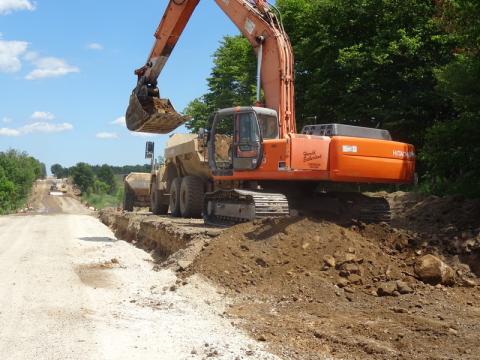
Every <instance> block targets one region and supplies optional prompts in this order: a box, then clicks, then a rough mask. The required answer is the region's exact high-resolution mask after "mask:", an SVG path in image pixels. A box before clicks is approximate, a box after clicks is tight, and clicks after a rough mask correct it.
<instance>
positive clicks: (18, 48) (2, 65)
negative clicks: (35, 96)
mask: <svg viewBox="0 0 480 360" xmlns="http://www.w3.org/2000/svg"><path fill="white" fill-rule="evenodd" d="M1 1H2V0H0V4H1ZM27 47H28V43H27V42H25V41H6V40H0V72H5V73H14V72H17V71H19V70H20V69H21V68H22V62H21V61H20V56H21V55H22V54H24V53H25V51H27Z"/></svg>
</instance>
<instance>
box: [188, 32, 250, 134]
mask: <svg viewBox="0 0 480 360" xmlns="http://www.w3.org/2000/svg"><path fill="white" fill-rule="evenodd" d="M207 82H208V89H209V91H208V93H207V94H205V95H204V96H202V97H200V98H198V99H195V100H193V101H192V102H191V103H190V104H189V105H188V106H187V108H186V109H185V111H184V112H185V113H186V114H187V115H190V116H191V117H192V120H191V121H190V122H188V123H187V128H189V129H190V130H192V132H196V131H198V129H199V128H202V127H203V128H206V127H207V125H208V121H209V119H210V116H211V115H212V114H213V113H214V112H215V111H216V110H218V109H223V108H228V107H232V106H242V105H243V106H245V105H252V104H253V103H254V102H255V92H256V85H255V84H256V57H255V52H254V50H253V48H252V46H251V45H250V43H249V42H248V40H247V39H246V38H244V37H243V36H225V37H224V38H223V40H222V41H221V43H220V47H219V48H218V49H217V51H216V52H215V54H214V55H213V69H212V72H211V75H210V77H209V78H208V80H207Z"/></svg>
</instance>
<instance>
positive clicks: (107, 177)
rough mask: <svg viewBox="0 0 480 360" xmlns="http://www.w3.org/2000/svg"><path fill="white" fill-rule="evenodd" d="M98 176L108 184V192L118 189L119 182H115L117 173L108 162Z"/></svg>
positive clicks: (101, 168) (111, 192) (112, 192)
mask: <svg viewBox="0 0 480 360" xmlns="http://www.w3.org/2000/svg"><path fill="white" fill-rule="evenodd" d="M97 178H98V180H100V181H102V182H103V183H105V184H106V186H107V188H106V192H108V193H109V194H114V193H115V191H116V190H117V184H116V182H115V174H114V173H113V170H112V168H111V166H109V165H106V164H104V165H102V166H101V167H100V169H99V170H98V172H97Z"/></svg>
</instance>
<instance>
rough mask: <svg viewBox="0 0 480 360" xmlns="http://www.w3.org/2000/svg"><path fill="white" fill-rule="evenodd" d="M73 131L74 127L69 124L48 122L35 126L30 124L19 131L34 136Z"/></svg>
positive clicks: (35, 124) (37, 123) (36, 123)
mask: <svg viewBox="0 0 480 360" xmlns="http://www.w3.org/2000/svg"><path fill="white" fill-rule="evenodd" d="M72 129H73V125H72V124H69V123H61V124H51V123H47V122H41V121H40V122H35V123H33V124H28V125H25V126H22V127H21V128H20V129H19V130H20V132H21V133H22V134H32V133H44V134H50V133H59V132H64V131H69V130H72Z"/></svg>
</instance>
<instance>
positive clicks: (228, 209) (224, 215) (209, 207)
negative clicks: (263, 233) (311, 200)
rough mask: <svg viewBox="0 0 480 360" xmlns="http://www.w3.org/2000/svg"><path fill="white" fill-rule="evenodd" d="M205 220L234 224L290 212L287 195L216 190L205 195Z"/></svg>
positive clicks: (217, 223)
mask: <svg viewBox="0 0 480 360" xmlns="http://www.w3.org/2000/svg"><path fill="white" fill-rule="evenodd" d="M203 213H204V218H205V222H207V223H209V224H215V225H224V226H229V225H234V224H238V223H242V222H247V221H251V220H254V219H258V218H266V217H281V216H288V215H289V214H290V210H289V206H288V200H287V197H286V196H285V195H283V194H278V193H267V192H260V191H250V190H218V191H215V192H213V193H208V194H206V195H205V200H204V211H203Z"/></svg>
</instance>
